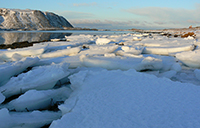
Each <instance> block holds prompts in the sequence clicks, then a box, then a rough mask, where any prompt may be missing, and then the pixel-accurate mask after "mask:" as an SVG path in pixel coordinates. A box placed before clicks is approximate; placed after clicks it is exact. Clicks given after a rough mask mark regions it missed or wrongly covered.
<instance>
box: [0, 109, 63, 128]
mask: <svg viewBox="0 0 200 128" xmlns="http://www.w3.org/2000/svg"><path fill="white" fill-rule="evenodd" d="M60 117H61V113H60V112H51V111H43V112H41V111H33V112H20V113H19V112H9V111H8V109H6V108H3V109H0V124H1V127H2V128H39V127H42V126H44V125H48V124H49V123H51V122H52V121H53V120H56V119H59V118H60Z"/></svg>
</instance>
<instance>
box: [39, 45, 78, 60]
mask: <svg viewBox="0 0 200 128" xmlns="http://www.w3.org/2000/svg"><path fill="white" fill-rule="evenodd" d="M80 50H81V49H80V48H79V47H75V48H69V49H63V50H57V51H53V52H48V53H44V54H42V55H41V56H40V58H54V57H62V56H69V55H76V54H78V52H79V51H80Z"/></svg>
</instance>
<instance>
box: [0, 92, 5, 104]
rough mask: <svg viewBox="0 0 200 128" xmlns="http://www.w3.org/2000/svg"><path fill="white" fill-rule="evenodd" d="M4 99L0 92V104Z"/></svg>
mask: <svg viewBox="0 0 200 128" xmlns="http://www.w3.org/2000/svg"><path fill="white" fill-rule="evenodd" d="M5 99H6V97H5V96H4V95H3V94H2V93H0V104H1V103H2V102H4V100H5Z"/></svg>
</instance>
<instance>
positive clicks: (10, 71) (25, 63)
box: [0, 57, 39, 86]
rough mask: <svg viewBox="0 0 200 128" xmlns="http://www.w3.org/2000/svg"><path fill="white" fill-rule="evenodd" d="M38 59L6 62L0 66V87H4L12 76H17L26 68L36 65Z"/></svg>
mask: <svg viewBox="0 0 200 128" xmlns="http://www.w3.org/2000/svg"><path fill="white" fill-rule="evenodd" d="M38 61H39V58H37V57H36V58H22V59H21V60H19V61H16V62H8V63H5V64H2V65H0V72H1V73H0V86H2V85H4V84H5V83H6V82H7V81H8V80H9V79H10V78H11V77H12V76H14V75H18V74H19V73H21V72H22V71H24V70H25V69H26V68H28V67H31V66H32V65H33V64H35V63H37V62H38Z"/></svg>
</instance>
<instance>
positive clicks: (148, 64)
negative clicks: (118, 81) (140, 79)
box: [80, 55, 163, 71]
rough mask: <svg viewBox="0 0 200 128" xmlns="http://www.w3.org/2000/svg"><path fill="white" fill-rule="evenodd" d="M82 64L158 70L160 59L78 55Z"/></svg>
mask: <svg viewBox="0 0 200 128" xmlns="http://www.w3.org/2000/svg"><path fill="white" fill-rule="evenodd" d="M80 60H81V62H82V64H83V66H86V67H101V68H105V69H109V70H116V69H121V70H128V69H135V70H137V71H141V70H147V69H150V70H159V69H161V68H162V66H163V65H162V60H160V59H156V58H153V57H143V58H134V57H119V56H116V57H112V56H111V57H104V56H86V55H82V56H80Z"/></svg>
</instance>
